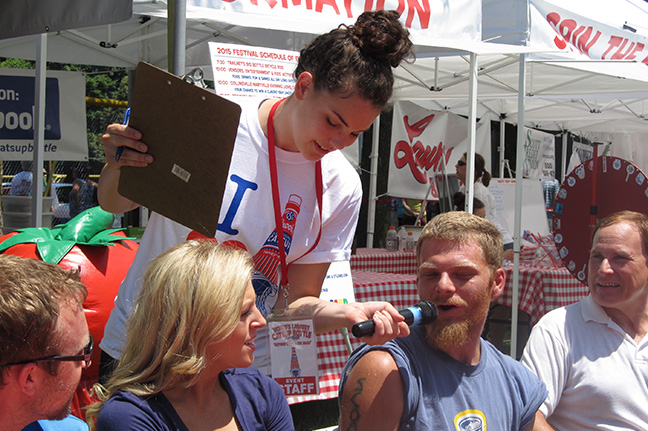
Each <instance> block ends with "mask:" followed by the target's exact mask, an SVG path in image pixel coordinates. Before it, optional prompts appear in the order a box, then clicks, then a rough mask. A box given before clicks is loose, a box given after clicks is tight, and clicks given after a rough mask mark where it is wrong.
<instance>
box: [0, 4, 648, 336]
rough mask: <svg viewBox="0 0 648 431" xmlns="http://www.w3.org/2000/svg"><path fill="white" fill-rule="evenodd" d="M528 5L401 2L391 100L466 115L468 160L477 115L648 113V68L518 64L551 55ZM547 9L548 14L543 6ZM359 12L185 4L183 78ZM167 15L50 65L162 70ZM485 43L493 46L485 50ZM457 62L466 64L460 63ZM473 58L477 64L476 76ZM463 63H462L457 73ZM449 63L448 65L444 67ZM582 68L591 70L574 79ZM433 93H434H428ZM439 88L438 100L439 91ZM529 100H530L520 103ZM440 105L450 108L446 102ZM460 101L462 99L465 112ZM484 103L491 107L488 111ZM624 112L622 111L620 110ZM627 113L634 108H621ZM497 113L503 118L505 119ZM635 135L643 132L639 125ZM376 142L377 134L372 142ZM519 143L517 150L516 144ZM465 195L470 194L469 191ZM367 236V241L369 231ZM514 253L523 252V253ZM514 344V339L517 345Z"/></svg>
mask: <svg viewBox="0 0 648 431" xmlns="http://www.w3.org/2000/svg"><path fill="white" fill-rule="evenodd" d="M638 2H639V0H622V1H619V2H618V3H619V4H620V3H623V4H626V3H629V4H632V5H634V4H635V3H638ZM253 3H254V4H253ZM534 3H541V2H540V0H483V4H481V3H480V2H479V1H471V0H463V1H455V2H452V3H448V2H445V1H441V0H433V1H423V2H421V5H422V6H421V7H420V8H419V7H415V5H414V4H413V3H409V2H407V3H405V6H403V7H405V8H407V9H402V12H403V17H404V20H406V21H407V22H408V23H409V25H410V30H411V31H412V35H413V39H414V41H415V43H416V44H417V47H418V49H417V55H418V60H417V61H416V63H415V64H413V65H409V66H405V67H404V68H403V69H402V70H399V71H398V72H397V76H398V80H397V82H398V84H397V88H396V93H395V96H396V97H398V98H408V97H426V98H429V99H434V100H438V101H439V103H440V104H441V106H443V107H447V108H448V109H453V110H456V111H457V112H459V110H463V111H464V113H466V114H467V115H468V116H469V117H470V119H471V121H470V124H471V125H472V126H471V130H470V131H469V136H470V141H471V145H470V149H471V151H470V153H472V151H474V135H475V130H474V124H475V121H474V120H475V118H476V117H477V116H479V115H480V112H485V111H486V110H490V111H492V112H496V113H498V114H501V113H504V114H506V115H507V118H509V119H513V118H515V119H517V121H518V122H519V123H522V124H529V123H528V121H531V122H533V121H536V120H529V118H533V117H532V115H533V112H535V111H536V108H534V107H533V105H531V103H530V101H531V100H534V101H535V100H544V101H545V102H543V103H544V105H551V103H553V104H554V106H553V107H552V109H551V110H550V109H549V108H548V109H546V110H545V111H544V112H545V113H547V112H548V113H549V114H546V118H545V119H543V120H539V119H540V118H541V117H540V116H539V114H538V117H537V118H538V120H537V121H542V122H543V124H545V123H548V122H550V121H555V119H556V118H560V119H562V120H563V121H562V122H561V124H560V125H558V126H556V127H558V128H566V126H567V125H568V124H567V123H565V121H567V120H568V117H567V116H566V113H567V112H568V111H569V110H568V109H564V111H562V112H561V113H560V114H559V113H558V110H557V109H558V107H557V106H556V104H557V105H559V106H560V107H563V105H572V103H573V102H571V100H572V99H574V100H578V99H582V100H584V101H585V103H582V102H581V104H583V105H584V106H590V107H591V106H594V107H595V108H594V109H593V110H594V111H596V110H597V109H598V110H603V111H605V110H611V109H609V108H611V107H615V108H618V109H615V112H618V113H625V111H624V109H623V108H625V110H626V111H628V112H627V117H626V118H624V121H625V120H628V121H631V120H632V121H633V118H632V117H633V116H634V117H637V116H639V117H641V115H642V114H643V112H645V111H643V106H641V104H642V102H641V101H642V100H643V99H645V98H646V94H648V89H647V88H645V87H639V85H643V82H644V81H645V79H643V78H642V77H641V76H642V75H644V74H645V73H644V74H642V73H641V72H642V71H644V70H645V69H638V68H634V69H638V70H639V72H636V71H635V70H631V69H632V66H638V65H636V64H634V65H628V64H625V63H624V64H619V63H615V70H614V71H613V72H612V73H611V74H610V73H609V72H606V70H604V65H602V64H599V63H597V62H591V61H590V62H588V63H587V64H586V65H585V66H582V65H581V66H579V65H578V64H576V63H574V60H578V61H582V60H584V59H583V58H577V57H574V56H573V55H571V54H570V55H568V57H569V56H571V57H572V60H571V62H570V63H569V66H567V64H566V63H561V65H556V64H550V63H549V62H548V61H547V60H552V61H556V60H561V61H562V60H564V59H563V58H558V57H552V58H549V59H548V58H544V61H543V58H542V57H531V58H532V61H530V62H529V66H528V67H527V62H526V61H524V60H525V59H526V55H524V54H521V53H524V52H529V51H536V52H540V51H555V50H556V47H555V46H551V45H550V44H547V43H541V41H542V39H540V40H538V41H537V43H531V42H532V41H533V42H536V41H535V40H534V39H533V37H531V36H534V35H535V34H536V30H535V28H534V27H532V24H533V23H538V24H540V23H542V20H540V19H538V17H540V18H542V19H544V18H543V17H542V15H541V14H540V12H538V11H539V10H540V9H539V8H537V7H535V6H534ZM572 3H574V4H576V3H578V5H579V6H580V7H582V9H580V8H579V10H586V11H587V12H588V13H589V12H592V11H597V12H599V11H600V10H605V11H608V10H609V9H610V8H609V4H607V3H606V2H604V1H603V0H595V1H589V2H587V3H586V4H585V6H582V4H581V3H584V0H578V1H576V0H575V1H574V2H572ZM403 4H404V3H402V2H398V1H395V0H393V1H386V2H384V8H386V9H389V8H398V7H399V6H402V5H403ZM543 4H544V5H545V6H546V4H547V3H546V2H545V3H543ZM183 5H184V3H183ZM271 5H273V6H272V7H271ZM308 5H310V3H308ZM364 5H365V2H361V1H352V2H346V3H344V5H342V4H340V7H339V8H338V6H337V5H336V3H327V4H326V5H325V6H324V7H322V9H321V10H314V9H313V8H312V7H310V6H306V5H302V4H301V3H300V4H299V5H297V6H295V5H294V4H293V3H291V2H284V3H275V2H250V3H247V2H245V1H240V0H236V1H232V2H230V1H222V0H221V1H219V0H203V1H200V0H188V1H187V3H186V12H185V13H186V17H187V19H186V52H185V55H184V56H183V60H184V63H185V67H184V68H183V69H184V70H185V71H188V70H189V69H191V68H192V67H195V66H202V67H203V68H204V69H205V71H206V72H208V73H210V68H209V67H208V66H209V53H208V50H207V44H205V43H203V42H206V41H218V42H229V43H242V44H251V45H260V46H266V47H271V48H281V49H290V50H298V49H299V48H300V47H301V46H303V45H304V44H305V43H306V42H308V41H309V40H310V39H311V38H312V37H313V34H317V33H321V32H324V31H327V30H329V29H330V28H333V27H335V26H336V25H338V24H339V23H340V22H347V23H350V22H353V21H354V19H355V17H356V16H357V14H358V13H359V12H360V11H361V10H363V9H364ZM166 8H167V6H166V4H165V3H164V2H159V1H142V0H134V4H133V18H132V19H131V20H129V21H127V22H125V23H122V24H113V25H109V26H101V27H94V28H89V29H84V30H75V31H60V32H57V33H52V34H49V35H48V56H47V60H48V61H59V62H70V63H86V64H97V65H106V66H120V67H135V66H136V64H137V62H139V61H148V62H150V63H152V64H155V65H157V66H159V67H163V68H167V67H168V64H169V62H168V60H167V59H168V41H167V36H168V31H167V29H168V26H167V24H166V17H167V15H168V11H167V10H166ZM614 9H615V10H621V9H623V10H625V9H624V8H622V7H620V6H619V5H618V4H615V7H614ZM639 10H641V8H640V9H639ZM610 15H611V14H610ZM633 17H634V18H640V17H641V15H640V14H639V13H637V12H636V11H635V13H634V14H633ZM605 18H606V17H603V16H599V15H597V16H596V17H594V18H592V19H593V20H594V21H596V22H602V23H605V22H606V21H605ZM608 18H609V17H608ZM534 20H535V21H534ZM637 22H647V21H646V20H643V21H641V20H638V21H637ZM545 23H546V20H545ZM609 25H610V26H613V27H614V28H615V29H616V28H621V29H623V27H622V26H620V25H618V23H616V22H615V23H610V24H609ZM632 25H634V27H632V28H635V29H637V28H638V27H639V26H638V25H636V24H632ZM417 26H418V27H417ZM547 31H549V30H547ZM551 31H554V32H555V30H554V29H550V31H549V34H551ZM624 31H627V30H624ZM530 35H531V36H530ZM482 39H483V40H488V41H491V42H497V43H482V42H481V41H482ZM545 39H546V38H545ZM500 42H503V43H505V44H500ZM545 42H546V40H545ZM507 44H518V45H519V46H518V47H514V46H511V45H507ZM646 45H648V43H646ZM28 47H30V48H28ZM33 47H34V39H33V37H22V38H16V39H9V40H2V41H0V56H3V57H18V58H33V56H32V55H33V54H32V53H34V52H35V49H34V48H33ZM460 53H464V54H465V55H466V56H465V57H457V54H460ZM449 54H452V55H453V56H454V57H451V56H450V55H449ZM511 55H512V56H511ZM437 58H439V60H437ZM478 58H479V63H480V65H481V66H480V67H479V68H478V67H477V59H478ZM520 60H523V61H520ZM452 62H454V66H453V65H452ZM459 63H463V64H462V65H461V66H459ZM445 64H449V66H447V67H446V66H442V65H445ZM466 65H467V66H466ZM617 66H618V68H616V67H617ZM583 67H585V68H586V69H588V71H587V72H582V71H579V69H582V68H583ZM433 72H436V74H435V73H433ZM577 74H578V75H577ZM611 76H612V78H611ZM614 76H622V77H623V78H624V79H617V78H614ZM540 80H542V81H540ZM422 83H425V84H422ZM628 83H629V85H627V86H626V85H625V84H628ZM423 87H424V88H425V89H426V90H425V91H423V90H422V88H423ZM430 87H433V90H435V91H433V92H430V91H427V89H429V88H430ZM525 88H526V90H525ZM439 89H440V91H437V90H439ZM451 89H452V91H451ZM518 89H521V90H522V91H521V92H520V91H518ZM604 89H610V90H611V89H614V90H616V93H614V96H613V95H612V94H613V93H611V92H607V91H603V90H604ZM531 94H533V96H532V97H526V98H525V96H531ZM601 94H605V95H606V97H607V98H605V99H601V98H600V97H601V96H599V95H601ZM630 94H633V97H632V98H630V97H629V95H630ZM618 95H623V96H624V97H623V99H621V98H618V99H619V100H622V102H619V103H618V104H616V102H612V100H616V98H617V96H618ZM626 96H627V97H626ZM445 99H447V101H444V100H445ZM466 99H468V102H467V103H466V102H465V101H466ZM489 100H490V101H492V102H488V101H489ZM525 104H526V105H527V107H526V108H525ZM576 105H579V103H576ZM617 105H618V106H617ZM515 106H517V109H516V108H515ZM540 106H541V105H540V104H538V107H537V111H540ZM572 106H573V105H572ZM620 106H623V108H619V107H620ZM628 107H631V109H627V108H628ZM601 108H604V109H601ZM502 109H506V112H503V111H502ZM590 110H592V109H590ZM552 111H553V112H554V114H555V115H553V118H554V119H553V120H550V119H549V118H550V117H551V116H552V115H551V112H552ZM635 113H638V115H635ZM525 115H526V116H527V118H526V119H525V118H524V116H525ZM559 115H560V117H559ZM578 116H579V117H578V118H581V119H580V120H579V121H586V120H584V119H582V117H583V116H584V115H583V113H582V112H578ZM599 118H601V117H599ZM616 120H617V121H618V120H619V119H616ZM574 121H576V120H575V119H574ZM633 124H634V123H633ZM532 125H533V124H532ZM637 127H639V128H640V129H641V126H640V125H638V126H637ZM521 129H522V128H520V130H521ZM377 135H378V134H377V133H376V134H375V136H376V139H377ZM519 141H520V142H521V141H522V139H519ZM375 144H377V141H376V142H375ZM375 159H376V157H374V160H375ZM468 162H469V166H468V174H469V176H471V175H472V172H473V169H472V166H473V165H472V163H473V160H472V157H469V159H468ZM520 171H521V170H520ZM372 172H373V175H374V178H375V175H377V173H376V170H375V167H372ZM468 183H469V184H472V181H471V178H468ZM469 187H470V186H469ZM372 189H373V190H374V195H373V196H370V197H369V198H370V202H371V203H374V200H373V198H375V185H374V186H373V187H372ZM468 192H469V193H470V190H469V191H468ZM520 193H521V188H520ZM467 202H469V205H471V204H472V199H467ZM370 213H371V211H370ZM371 217H372V216H370V218H371ZM371 223H373V220H371ZM517 230H519V226H518V228H517ZM369 231H370V234H371V235H373V228H372V227H370V229H369ZM518 237H519V235H518ZM517 248H518V249H519V244H517ZM514 329H515V325H514ZM513 339H514V340H515V337H513Z"/></svg>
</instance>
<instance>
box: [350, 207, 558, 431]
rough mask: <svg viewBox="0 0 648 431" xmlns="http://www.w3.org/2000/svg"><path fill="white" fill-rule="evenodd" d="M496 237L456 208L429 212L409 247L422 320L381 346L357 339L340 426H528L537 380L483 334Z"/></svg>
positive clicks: (494, 275) (496, 278) (498, 286)
mask: <svg viewBox="0 0 648 431" xmlns="http://www.w3.org/2000/svg"><path fill="white" fill-rule="evenodd" d="M502 249H503V246H502V237H501V235H500V233H499V231H498V230H497V228H496V227H495V226H494V225H493V224H492V223H491V222H489V221H488V220H486V219H483V218H481V217H478V216H475V215H472V214H469V213H466V212H463V211H456V212H448V213H444V214H441V215H438V216H436V217H435V218H433V219H432V220H431V221H430V222H429V223H428V224H427V225H426V226H425V228H424V229H423V231H422V232H421V236H420V238H419V240H418V244H417V249H416V253H417V264H418V271H417V284H418V293H419V296H420V298H421V299H422V300H424V301H431V302H433V303H435V304H436V306H437V308H438V317H437V319H436V320H435V321H433V322H432V323H431V324H429V325H426V326H415V327H412V333H411V334H410V336H409V337H406V338H398V339H395V340H393V341H390V342H388V343H387V344H385V345H382V346H361V347H359V348H358V349H357V350H356V351H355V352H354V353H353V354H352V356H351V358H350V359H349V361H348V363H347V365H346V366H345V369H344V372H343V376H342V379H341V382H340V396H339V400H340V413H341V416H340V430H368V429H371V430H435V431H437V430H441V431H443V430H448V431H456V430H486V429H493V430H532V429H533V426H534V421H535V414H536V412H537V411H538V407H539V406H540V405H541V404H542V402H543V401H544V399H545V397H546V396H547V390H546V389H545V385H544V384H543V383H541V382H540V381H539V380H538V379H537V378H536V377H535V376H534V375H533V374H532V373H530V372H529V371H528V370H527V369H525V367H523V366H522V365H521V364H520V363H518V362H517V361H515V360H514V359H512V358H510V357H508V356H505V355H503V354H502V353H500V352H499V351H498V350H497V349H496V348H495V347H494V346H493V345H492V344H490V343H489V342H488V341H486V340H484V339H482V338H481V333H482V330H483V328H484V324H485V322H486V318H487V315H488V308H489V304H490V301H491V299H494V298H497V297H498V296H499V295H500V294H501V293H502V290H503V288H504V281H505V272H504V269H503V268H502Z"/></svg>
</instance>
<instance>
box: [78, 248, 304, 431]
mask: <svg viewBox="0 0 648 431" xmlns="http://www.w3.org/2000/svg"><path fill="white" fill-rule="evenodd" d="M251 274H252V261H251V258H250V257H249V255H248V254H247V253H245V252H242V251H238V250H235V249H233V248H228V247H222V246H219V245H217V244H215V243H214V242H212V241H188V242H185V243H181V244H179V245H177V246H175V247H173V248H171V249H169V250H168V251H166V252H164V253H163V254H161V255H160V256H159V257H157V258H156V259H154V260H153V261H152V262H151V264H150V265H149V267H148V269H147V271H146V274H145V276H144V280H143V282H142V289H141V292H140V294H139V297H138V298H137V301H136V302H135V304H134V305H133V313H132V315H131V317H130V320H129V322H128V329H127V339H126V345H125V348H124V355H123V357H122V360H121V361H120V362H119V363H118V365H117V368H116V369H115V372H114V374H113V375H112V377H111V378H110V380H109V381H108V382H107V383H106V386H105V388H103V387H101V386H98V389H99V392H100V398H101V399H102V401H101V402H99V403H96V404H94V405H93V406H92V407H91V409H90V410H89V412H88V422H89V423H90V424H91V425H90V426H91V429H92V428H93V426H94V421H95V419H96V428H95V429H96V430H98V431H110V430H120V431H124V430H203V429H209V430H282V431H283V430H292V429H294V426H293V423H292V418H291V415H290V409H289V408H288V403H287V402H286V399H285V397H284V395H283V391H282V390H281V388H280V386H279V385H278V384H277V383H276V382H275V381H274V380H272V379H270V378H269V377H267V376H265V375H263V374H262V373H261V372H259V371H258V370H257V369H255V368H247V367H249V366H250V365H251V364H252V362H253V360H254V351H255V344H254V342H255V337H256V334H257V330H258V329H259V328H262V327H263V326H265V324H266V322H265V320H264V318H263V317H262V316H261V314H260V312H259V310H258V309H257V308H256V305H255V297H256V295H255V293H254V289H253V288H252V284H251V281H250V280H251Z"/></svg>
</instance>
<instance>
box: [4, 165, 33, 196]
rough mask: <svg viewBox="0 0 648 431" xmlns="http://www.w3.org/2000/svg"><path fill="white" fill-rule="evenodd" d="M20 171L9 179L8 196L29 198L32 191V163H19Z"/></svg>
mask: <svg viewBox="0 0 648 431" xmlns="http://www.w3.org/2000/svg"><path fill="white" fill-rule="evenodd" d="M20 165H21V167H22V171H20V172H18V173H17V174H16V175H14V177H13V178H12V179H11V188H10V189H9V196H31V189H32V181H33V178H34V176H33V174H32V162H30V161H26V160H24V161H22V162H20Z"/></svg>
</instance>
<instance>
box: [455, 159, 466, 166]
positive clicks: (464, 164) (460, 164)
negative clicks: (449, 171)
mask: <svg viewBox="0 0 648 431" xmlns="http://www.w3.org/2000/svg"><path fill="white" fill-rule="evenodd" d="M457 166H466V162H464V161H463V160H459V161H458V162H457Z"/></svg>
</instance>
